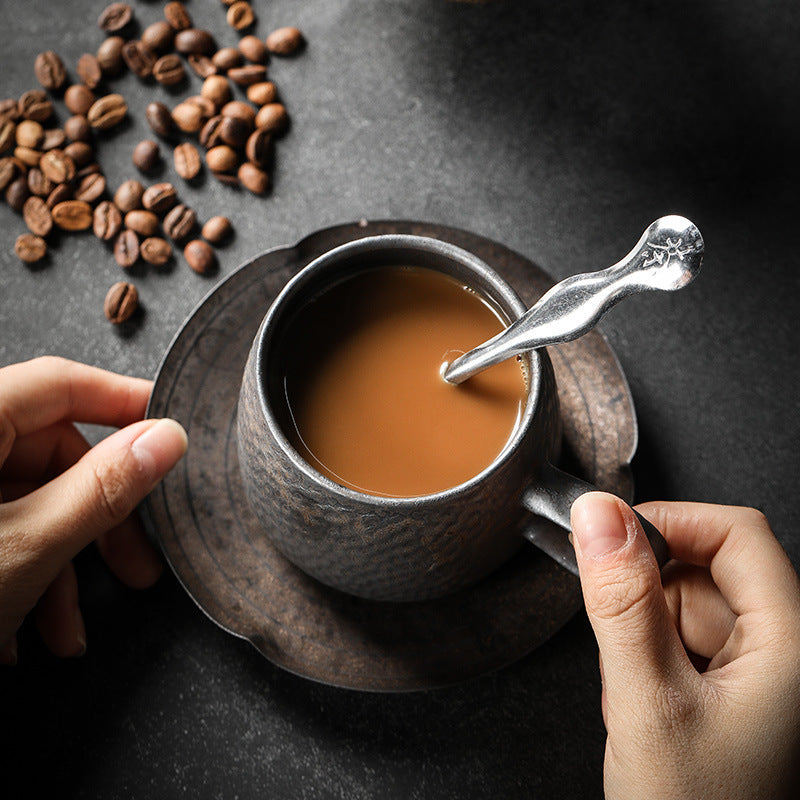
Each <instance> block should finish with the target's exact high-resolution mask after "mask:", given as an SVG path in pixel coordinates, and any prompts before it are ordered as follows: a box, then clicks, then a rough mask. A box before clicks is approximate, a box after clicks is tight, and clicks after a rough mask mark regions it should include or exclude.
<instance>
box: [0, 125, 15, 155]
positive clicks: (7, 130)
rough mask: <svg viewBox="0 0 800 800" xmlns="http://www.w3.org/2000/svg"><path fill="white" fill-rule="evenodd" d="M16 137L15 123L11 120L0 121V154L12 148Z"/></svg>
mask: <svg viewBox="0 0 800 800" xmlns="http://www.w3.org/2000/svg"><path fill="white" fill-rule="evenodd" d="M16 136H17V123H16V122H14V120H13V119H4V120H2V121H0V153H5V151H6V150H10V149H11V148H12V147H13V146H14V142H15V141H16Z"/></svg>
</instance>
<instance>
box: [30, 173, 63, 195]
mask: <svg viewBox="0 0 800 800" xmlns="http://www.w3.org/2000/svg"><path fill="white" fill-rule="evenodd" d="M55 185H56V184H54V183H53V181H51V180H50V179H49V178H47V177H45V174H44V173H43V172H42V171H41V170H40V169H39V168H38V167H31V168H30V169H29V170H28V189H29V190H30V193H31V194H35V195H36V196H37V197H47V196H48V195H49V194H50V193H51V192H52V191H53V187H54V186H55Z"/></svg>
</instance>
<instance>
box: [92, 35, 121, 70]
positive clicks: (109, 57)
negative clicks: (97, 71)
mask: <svg viewBox="0 0 800 800" xmlns="http://www.w3.org/2000/svg"><path fill="white" fill-rule="evenodd" d="M124 44H125V40H124V39H123V38H122V37H121V36H109V37H108V38H107V39H106V40H105V41H104V42H103V43H102V44H101V45H100V47H98V48H97V63H98V64H100V67H101V68H102V70H103V73H104V74H105V75H112V76H113V75H118V74H119V73H120V72H121V70H122V67H123V66H124V65H125V61H124V60H123V58H122V47H123V45H124Z"/></svg>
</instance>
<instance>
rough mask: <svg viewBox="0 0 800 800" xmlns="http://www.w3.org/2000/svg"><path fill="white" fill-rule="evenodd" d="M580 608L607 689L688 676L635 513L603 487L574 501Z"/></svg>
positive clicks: (645, 690)
mask: <svg viewBox="0 0 800 800" xmlns="http://www.w3.org/2000/svg"><path fill="white" fill-rule="evenodd" d="M572 532H573V540H574V542H575V552H576V557H577V560H578V567H579V569H580V577H581V585H582V588H583V597H584V601H585V603H586V612H587V614H588V616H589V621H590V622H591V624H592V627H593V629H594V632H595V636H596V638H597V643H598V646H599V648H600V654H601V656H602V660H603V671H604V686H605V688H606V691H607V692H608V693H609V694H612V693H614V692H618V693H624V692H632V691H636V690H638V691H639V692H640V693H641V694H651V693H652V691H653V687H654V686H658V685H663V684H664V683H665V682H667V683H669V684H670V685H679V684H680V683H681V682H682V681H688V680H689V676H690V674H696V673H694V670H693V669H692V667H691V664H690V662H689V660H688V658H687V656H686V651H685V650H684V648H683V645H682V644H681V641H680V638H679V636H678V633H677V631H676V629H675V625H674V624H673V622H672V619H671V617H670V614H669V610H668V608H667V604H666V600H665V598H664V592H663V590H662V588H661V579H660V574H659V570H658V566H657V564H656V561H655V558H654V556H653V553H652V550H651V548H650V545H649V543H648V541H647V538H646V537H645V535H644V532H643V530H642V528H641V525H640V523H639V521H638V520H637V519H636V516H635V514H634V513H633V512H632V511H631V510H630V508H628V506H627V505H626V504H625V503H624V502H623V501H622V500H620V499H619V498H616V497H614V496H613V495H609V494H604V493H602V492H590V493H588V494H585V495H583V496H581V497H579V498H578V499H577V500H576V501H575V502H574V504H573V506H572Z"/></svg>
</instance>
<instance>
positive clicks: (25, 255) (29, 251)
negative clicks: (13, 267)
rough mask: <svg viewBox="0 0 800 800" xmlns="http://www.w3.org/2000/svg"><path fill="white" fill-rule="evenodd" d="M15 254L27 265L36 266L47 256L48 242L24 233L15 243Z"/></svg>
mask: <svg viewBox="0 0 800 800" xmlns="http://www.w3.org/2000/svg"><path fill="white" fill-rule="evenodd" d="M14 252H15V253H16V254H17V256H18V257H19V259H20V260H21V261H24V262H25V263H26V264H35V263H36V262H37V261H41V260H42V259H43V258H44V257H45V256H46V255H47V242H45V240H44V239H42V237H41V236H36V235H35V234H33V233H23V234H22V235H20V236H18V237H17V241H16V242H15V243H14Z"/></svg>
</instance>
